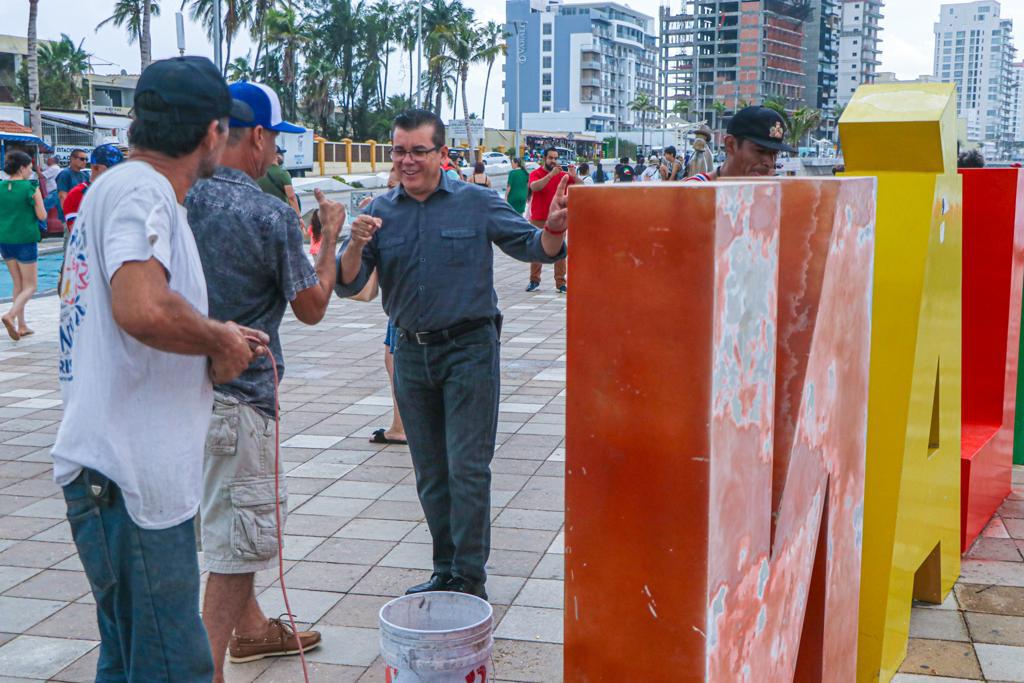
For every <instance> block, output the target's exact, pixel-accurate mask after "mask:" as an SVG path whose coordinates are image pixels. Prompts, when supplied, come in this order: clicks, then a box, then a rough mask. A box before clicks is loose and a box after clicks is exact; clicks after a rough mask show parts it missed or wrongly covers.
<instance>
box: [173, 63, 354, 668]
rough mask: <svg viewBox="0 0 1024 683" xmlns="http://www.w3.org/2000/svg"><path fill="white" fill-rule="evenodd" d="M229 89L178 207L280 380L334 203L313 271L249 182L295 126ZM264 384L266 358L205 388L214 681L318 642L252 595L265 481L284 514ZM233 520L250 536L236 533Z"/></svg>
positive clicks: (294, 236)
mask: <svg viewBox="0 0 1024 683" xmlns="http://www.w3.org/2000/svg"><path fill="white" fill-rule="evenodd" d="M231 95H232V97H234V98H235V99H236V100H240V101H242V102H245V103H246V104H248V105H249V107H250V108H251V109H252V111H253V114H254V116H253V117H252V118H251V120H248V121H245V120H239V119H236V118H232V119H231V121H230V134H229V136H228V145H227V149H226V150H225V151H224V155H223V157H222V158H221V165H220V166H219V167H218V168H217V170H216V171H215V172H214V174H213V177H212V178H210V179H209V180H203V181H200V182H199V183H196V185H195V187H193V188H192V191H191V192H189V194H188V199H187V200H186V202H185V206H186V207H187V208H188V222H189V225H190V226H191V228H192V232H193V233H194V234H195V238H196V245H197V247H198V248H199V256H200V259H201V260H202V262H203V270H204V271H205V273H206V281H207V288H208V290H209V300H210V313H211V314H212V315H214V316H216V317H218V318H223V319H225V320H237V321H238V322H240V323H242V324H244V325H247V326H249V327H252V328H254V329H257V330H261V331H263V332H265V333H266V334H267V335H269V337H270V344H269V348H270V352H271V353H272V354H273V356H274V360H275V361H276V363H277V379H280V378H282V377H283V376H284V372H285V362H284V355H283V352H282V349H281V339H280V337H279V336H278V328H279V327H280V326H281V319H282V318H283V317H284V312H285V310H286V309H287V308H288V307H289V306H291V309H292V311H293V312H294V313H295V317H296V318H298V319H299V320H300V321H302V322H304V323H306V324H307V325H315V324H316V323H318V322H319V321H320V320H321V319H322V318H323V317H324V313H325V312H326V311H327V306H328V304H329V303H330V301H331V291H332V290H333V288H334V283H335V280H336V279H337V276H336V273H337V266H336V263H335V260H334V254H335V251H336V249H335V243H336V240H337V237H338V232H339V231H340V230H341V225H342V223H344V221H345V209H344V208H343V207H342V206H341V205H340V204H337V203H335V202H331V201H328V200H327V199H326V198H325V197H324V196H323V194H322V193H320V192H319V191H317V201H318V202H319V203H320V209H319V211H320V220H321V222H322V223H323V238H322V239H323V242H322V245H321V249H320V255H319V257H318V259H317V263H316V269H315V270H314V268H313V266H311V265H310V263H309V260H308V259H307V257H306V251H305V248H304V246H303V240H302V232H301V230H300V229H299V221H298V219H297V218H296V217H295V214H294V213H293V212H292V210H291V209H289V208H288V207H287V206H285V205H284V204H282V203H281V202H279V201H278V200H276V199H274V198H273V197H271V196H269V195H268V194H266V193H264V192H261V191H260V187H259V185H257V184H256V178H259V177H261V176H262V175H263V174H264V173H266V172H267V168H269V167H270V166H271V165H272V164H273V162H274V156H275V154H274V150H275V140H276V139H277V136H278V134H279V133H281V132H292V133H294V132H302V131H303V129H302V128H299V127H298V126H295V125H293V124H291V123H288V122H287V121H284V120H282V119H281V114H280V112H281V105H280V101H279V100H278V97H277V93H275V92H274V91H273V90H272V89H270V88H268V87H267V86H265V85H262V84H259V83H248V82H242V83H234V84H232V85H231ZM274 380H275V376H274V369H273V367H272V366H271V363H270V359H269V358H260V359H258V360H257V361H256V362H255V363H253V364H252V365H251V366H250V367H249V368H248V369H246V371H245V372H243V373H242V374H241V376H239V377H238V378H237V379H235V380H233V381H230V382H221V383H217V385H216V386H215V387H214V403H213V417H212V418H211V419H210V429H209V433H208V436H207V439H206V459H205V461H204V466H203V487H204V488H203V503H202V510H203V513H202V515H201V518H202V533H203V563H204V564H205V566H206V567H205V568H206V569H207V570H208V571H209V572H210V575H209V579H208V580H207V582H206V594H205V595H204V597H203V623H205V624H206V629H207V632H208V633H209V637H210V649H211V650H212V652H213V661H214V667H215V670H214V677H213V680H214V683H221V681H223V679H224V670H223V669H224V653H225V650H227V651H228V652H229V654H230V656H231V660H232V661H235V662H249V661H255V660H257V659H262V658H264V657H279V656H282V655H289V654H295V653H297V652H298V649H299V648H298V645H299V642H298V641H301V645H302V649H303V650H311V649H313V648H314V647H316V646H317V645H319V643H320V634H319V633H317V632H315V631H304V632H299V633H292V631H291V629H290V628H289V626H288V623H287V621H288V620H287V619H285V620H283V621H282V620H281V619H276V618H271V619H268V618H267V616H266V615H265V614H263V611H262V610H261V609H260V606H259V603H258V602H256V594H255V593H254V592H253V579H254V576H255V573H256V572H258V571H261V570H263V569H267V568H268V567H270V566H271V565H272V564H273V561H274V560H275V559H276V557H277V549H278V545H277V536H278V524H277V510H276V509H275V506H274V505H272V504H267V502H268V498H267V496H268V495H270V496H271V497H270V499H269V500H270V502H273V494H274V484H275V480H279V481H280V490H279V491H278V497H279V500H280V501H281V515H282V519H283V518H284V515H285V514H286V512H287V500H288V498H287V490H286V488H285V478H284V477H283V476H280V477H277V476H275V462H274V439H275V434H274V419H275V417H276V416H277V411H278V406H277V396H276V390H277V386H276V384H275V382H274ZM268 491H269V492H270V494H268V493H267V492H268ZM239 520H244V521H245V522H247V523H248V526H247V527H246V528H251V529H252V530H253V532H252V533H251V534H250V533H241V534H240V533H238V526H239V524H240V521H239ZM283 523H284V522H283V521H282V524H283ZM275 616H276V615H275ZM298 616H301V615H298ZM232 634H233V635H232Z"/></svg>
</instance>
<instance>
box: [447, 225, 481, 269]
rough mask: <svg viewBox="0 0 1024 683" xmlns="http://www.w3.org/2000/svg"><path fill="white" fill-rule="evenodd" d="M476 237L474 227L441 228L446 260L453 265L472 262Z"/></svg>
mask: <svg viewBox="0 0 1024 683" xmlns="http://www.w3.org/2000/svg"><path fill="white" fill-rule="evenodd" d="M474 238H476V230H475V229H474V228H445V229H443V230H441V246H442V250H443V251H442V258H443V259H444V262H445V263H447V264H449V265H452V266H464V265H466V264H468V263H472V261H473V258H474V255H473V253H472V252H473V240H474Z"/></svg>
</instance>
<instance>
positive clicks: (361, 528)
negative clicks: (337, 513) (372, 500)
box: [334, 518, 416, 541]
mask: <svg viewBox="0 0 1024 683" xmlns="http://www.w3.org/2000/svg"><path fill="white" fill-rule="evenodd" d="M415 527H416V522H407V521H404V520H398V519H361V518H357V519H353V520H352V521H350V522H348V523H347V524H345V525H344V526H343V527H341V529H339V530H338V531H337V532H335V534H334V536H335V537H336V538H356V539H365V540H371V541H400V540H402V539H403V538H404V537H405V536H406V535H407V534H408V533H409V532H410V531H412V530H413V529H414V528H415Z"/></svg>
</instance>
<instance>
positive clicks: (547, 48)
mask: <svg viewBox="0 0 1024 683" xmlns="http://www.w3.org/2000/svg"><path fill="white" fill-rule="evenodd" d="M541 50H543V51H544V52H551V41H550V40H547V39H545V40H544V43H543V46H542V47H541Z"/></svg>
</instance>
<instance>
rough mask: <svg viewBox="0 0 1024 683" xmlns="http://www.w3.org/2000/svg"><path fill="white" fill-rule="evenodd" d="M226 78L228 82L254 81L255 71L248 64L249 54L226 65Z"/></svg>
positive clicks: (250, 64)
mask: <svg viewBox="0 0 1024 683" xmlns="http://www.w3.org/2000/svg"><path fill="white" fill-rule="evenodd" d="M227 72H228V73H227V78H228V80H229V81H252V80H256V70H255V69H254V68H253V65H252V63H250V62H249V54H248V53H246V55H245V56H244V57H235V59H234V61H232V62H231V63H230V64H228V68H227Z"/></svg>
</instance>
